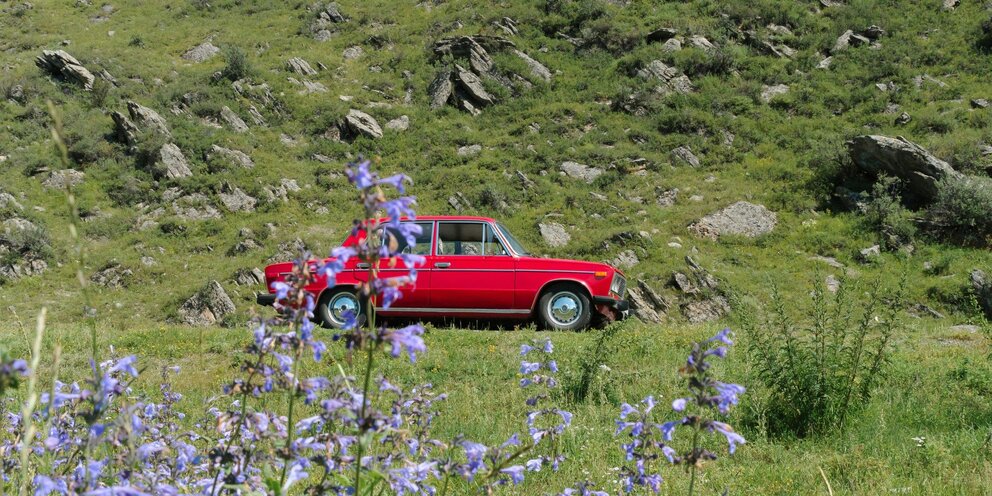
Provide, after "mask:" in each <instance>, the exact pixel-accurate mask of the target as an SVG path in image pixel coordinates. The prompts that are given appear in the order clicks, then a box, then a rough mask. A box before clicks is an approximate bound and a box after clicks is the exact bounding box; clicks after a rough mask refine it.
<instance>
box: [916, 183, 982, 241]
mask: <svg viewBox="0 0 992 496" xmlns="http://www.w3.org/2000/svg"><path fill="white" fill-rule="evenodd" d="M989 212H992V179H989V178H985V177H977V176H972V177H966V178H963V179H962V178H951V177H948V178H946V179H944V180H943V181H941V182H940V183H939V184H938V186H937V199H936V200H935V201H934V202H933V204H931V205H930V207H929V208H928V209H927V212H926V221H927V224H928V226H929V227H930V228H931V229H932V230H933V231H934V232H935V233H936V234H941V235H946V236H950V237H952V238H954V239H957V240H960V241H962V242H964V243H967V244H973V245H980V246H988V245H989V242H990V239H992V216H989Z"/></svg>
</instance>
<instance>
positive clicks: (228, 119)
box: [220, 105, 248, 133]
mask: <svg viewBox="0 0 992 496" xmlns="http://www.w3.org/2000/svg"><path fill="white" fill-rule="evenodd" d="M220 118H221V119H223V120H224V122H225V123H227V125H228V127H230V128H231V130H232V131H234V132H236V133H244V132H247V131H248V124H245V121H244V120H242V119H241V117H239V116H238V114H236V113H234V111H233V110H231V108H230V107H228V106H227V105H224V107H223V108H221V109H220Z"/></svg>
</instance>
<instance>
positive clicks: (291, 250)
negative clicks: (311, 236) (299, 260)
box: [268, 238, 308, 261]
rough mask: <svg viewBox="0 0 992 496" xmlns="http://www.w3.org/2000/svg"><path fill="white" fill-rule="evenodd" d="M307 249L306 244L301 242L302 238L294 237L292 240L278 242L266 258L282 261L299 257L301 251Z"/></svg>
mask: <svg viewBox="0 0 992 496" xmlns="http://www.w3.org/2000/svg"><path fill="white" fill-rule="evenodd" d="M306 251H308V247H307V244H306V243H304V242H303V240H302V239H300V238H296V239H294V240H292V241H284V242H282V243H279V246H278V248H277V251H276V253H275V254H273V255H272V256H271V257H269V258H268V260H269V261H284V260H292V259H294V258H296V257H299V256H300V254H301V253H304V252H306Z"/></svg>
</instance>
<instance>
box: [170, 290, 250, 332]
mask: <svg viewBox="0 0 992 496" xmlns="http://www.w3.org/2000/svg"><path fill="white" fill-rule="evenodd" d="M236 310H237V308H236V307H235V306H234V302H233V301H231V297H230V296H228V295H227V292H226V291H224V287H223V286H221V285H220V283H219V282H217V281H210V282H209V283H208V284H207V285H206V286H204V287H203V289H201V290H199V291H197V292H196V294H194V295H193V296H191V297H190V298H189V299H188V300H186V302H184V303H183V304H182V306H180V307H179V310H178V311H177V315H178V317H179V321H180V322H182V323H183V324H186V325H191V326H196V327H204V326H208V325H212V324H217V323H218V322H220V321H221V320H222V319H223V318H224V317H225V316H227V315H228V314H231V313H233V312H235V311H236Z"/></svg>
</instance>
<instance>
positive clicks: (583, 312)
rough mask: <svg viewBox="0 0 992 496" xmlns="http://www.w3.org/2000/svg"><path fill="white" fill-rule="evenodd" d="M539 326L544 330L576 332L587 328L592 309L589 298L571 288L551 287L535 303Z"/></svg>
mask: <svg viewBox="0 0 992 496" xmlns="http://www.w3.org/2000/svg"><path fill="white" fill-rule="evenodd" d="M537 306H538V308H537V310H538V316H539V317H540V324H541V326H542V327H544V328H545V329H551V330H556V331H577V330H580V329H585V328H586V327H589V321H590V320H591V319H592V309H591V308H590V305H589V297H588V296H586V295H585V293H584V292H582V291H580V290H578V289H577V288H575V287H572V286H553V287H551V288H549V289H548V290H547V291H545V292H544V294H543V295H541V299H540V300H539V301H538V303H537Z"/></svg>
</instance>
